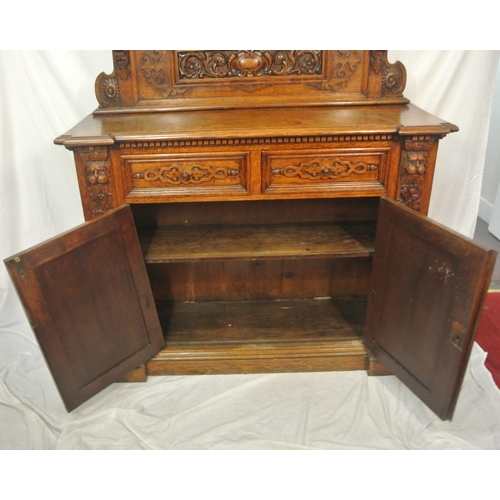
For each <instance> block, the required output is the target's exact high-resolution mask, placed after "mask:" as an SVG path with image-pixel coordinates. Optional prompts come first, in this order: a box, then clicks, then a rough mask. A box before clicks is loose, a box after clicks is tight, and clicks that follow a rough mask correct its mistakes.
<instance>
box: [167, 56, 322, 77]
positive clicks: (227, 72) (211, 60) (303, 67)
mask: <svg viewBox="0 0 500 500" xmlns="http://www.w3.org/2000/svg"><path fill="white" fill-rule="evenodd" d="M177 57H178V66H179V78H180V79H189V80H197V79H203V78H234V77H261V76H273V77H279V76H290V75H316V74H321V65H322V51H321V50H198V51H192V52H179V53H178V54H177Z"/></svg>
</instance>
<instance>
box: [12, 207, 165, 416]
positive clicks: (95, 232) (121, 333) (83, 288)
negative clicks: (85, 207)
mask: <svg viewBox="0 0 500 500" xmlns="http://www.w3.org/2000/svg"><path fill="white" fill-rule="evenodd" d="M5 263H6V266H7V268H8V270H9V273H10V275H11V278H12V280H13V282H14V284H15V286H16V288H17V291H18V294H19V296H20V299H21V301H22V303H23V306H24V308H25V311H26V314H27V316H28V318H29V320H30V323H31V325H32V328H33V330H34V332H35V335H36V337H37V339H38V342H39V344H40V347H41V349H42V351H43V354H44V356H45V359H46V361H47V364H48V366H49V369H50V371H51V373H52V376H53V378H54V381H55V383H56V385H57V387H58V389H59V392H60V394H61V397H62V399H63V401H64V404H65V406H66V408H67V410H68V411H71V410H73V409H74V408H76V407H77V406H79V405H80V404H82V403H83V402H85V401H86V400H87V399H89V398H90V397H92V396H93V395H95V394H96V393H98V392H99V391H101V390H102V389H104V388H105V387H107V386H108V385H110V384H111V383H113V382H115V381H117V380H119V379H120V378H121V377H123V376H124V375H125V374H127V373H128V372H130V371H131V370H133V369H134V368H136V367H137V366H139V365H140V364H141V363H143V362H145V361H147V360H148V359H150V358H151V357H152V356H154V355H155V354H156V353H157V352H158V351H159V350H160V349H161V348H162V347H163V345H164V339H163V334H162V331H161V328H160V324H159V321H158V315H157V313H156V308H155V304H154V300H153V295H152V293H151V288H150V285H149V281H148V277H147V274H146V268H145V265H144V260H143V257H142V254H141V249H140V246H139V242H138V239H137V234H136V231H135V226H134V221H133V218H132V213H131V210H130V207H128V206H124V207H122V208H119V209H116V210H114V211H112V212H109V213H108V214H107V215H104V216H103V217H100V218H98V219H95V220H93V221H91V222H88V223H86V224H83V225H82V226H79V227H78V228H76V229H74V230H71V231H68V232H67V233H64V234H62V235H60V236H58V237H56V238H53V239H51V240H48V241H46V242H45V243H42V244H40V245H37V246H36V247H33V248H31V249H29V250H27V251H25V252H22V253H20V254H18V255H16V256H14V257H11V258H9V259H7V260H6V261H5Z"/></svg>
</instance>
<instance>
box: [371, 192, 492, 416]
mask: <svg viewBox="0 0 500 500" xmlns="http://www.w3.org/2000/svg"><path fill="white" fill-rule="evenodd" d="M496 254H497V253H496V252H495V251H486V250H484V249H482V248H480V247H478V246H477V245H475V244H474V243H473V242H472V241H471V240H469V239H467V238H464V237H463V236H461V235H459V234H458V233H455V232H453V231H451V230H449V229H447V228H445V227H444V226H441V225H440V224H437V223H435V222H432V221H431V220H430V219H429V218H427V217H425V216H423V215H421V214H418V213H417V212H414V211H413V210H410V209H408V208H406V207H404V206H402V205H400V204H398V203H396V202H394V201H391V200H388V199H385V198H383V199H381V202H380V212H379V219H378V226H377V236H376V240H375V252H374V261H373V271H372V283H371V288H370V296H369V300H368V313H367V322H366V330H365V335H364V342H365V345H366V347H367V348H368V350H369V351H370V352H371V353H372V354H373V355H374V356H375V357H376V358H378V360H379V361H380V362H381V363H382V364H383V365H384V366H385V367H386V368H387V369H389V370H390V371H391V372H392V373H393V374H394V375H396V376H397V377H398V378H399V379H400V380H401V381H402V382H403V383H404V384H405V385H406V386H408V387H409V388H410V389H411V390H412V391H413V392H414V393H415V394H416V395H417V396H418V397H419V398H420V399H421V400H422V401H423V402H424V403H425V404H426V405H427V406H428V407H429V408H430V409H431V410H433V411H434V412H435V413H436V414H437V415H438V416H439V417H441V418H442V419H443V420H447V419H451V417H452V415H453V411H454V409H455V405H456V402H457V399H458V394H459V392H460V387H461V385H462V380H463V377H464V375H465V369H466V366H467V361H468V359H469V355H470V351H471V349H472V344H473V342H474V336H475V333H476V328H477V324H478V321H479V318H480V315H481V312H482V308H483V303H484V299H485V297H486V292H487V291H488V286H489V282H490V279H491V274H492V272H493V267H494V264H495V258H496Z"/></svg>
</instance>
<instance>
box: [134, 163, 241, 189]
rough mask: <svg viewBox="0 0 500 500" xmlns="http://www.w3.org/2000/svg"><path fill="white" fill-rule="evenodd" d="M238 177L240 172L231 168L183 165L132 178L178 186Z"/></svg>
mask: <svg viewBox="0 0 500 500" xmlns="http://www.w3.org/2000/svg"><path fill="white" fill-rule="evenodd" d="M238 175H240V171H239V170H236V169H232V168H225V167H212V166H200V165H196V164H189V163H183V164H175V165H172V166H169V167H161V168H158V169H148V170H144V171H143V172H136V173H135V174H134V175H133V177H134V179H143V180H145V181H147V182H163V183H167V184H174V185H178V184H204V183H207V182H210V181H212V180H216V181H221V180H224V179H227V178H228V177H236V176H238Z"/></svg>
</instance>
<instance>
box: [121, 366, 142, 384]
mask: <svg viewBox="0 0 500 500" xmlns="http://www.w3.org/2000/svg"><path fill="white" fill-rule="evenodd" d="M147 379H148V371H147V369H146V365H145V364H143V365H140V366H138V367H137V368H136V369H135V370H132V371H131V372H129V373H127V375H125V376H124V377H122V378H121V379H120V380H118V382H146V380H147Z"/></svg>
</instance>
